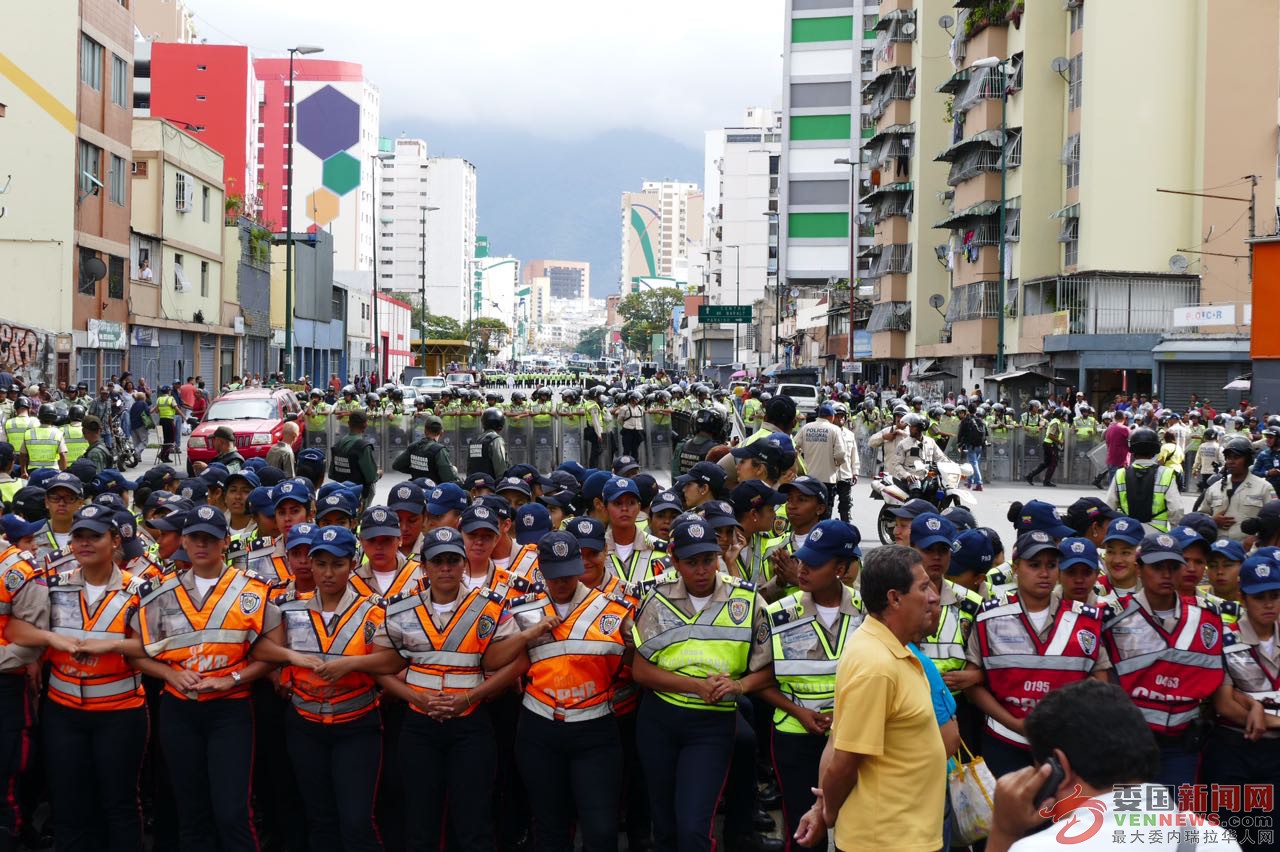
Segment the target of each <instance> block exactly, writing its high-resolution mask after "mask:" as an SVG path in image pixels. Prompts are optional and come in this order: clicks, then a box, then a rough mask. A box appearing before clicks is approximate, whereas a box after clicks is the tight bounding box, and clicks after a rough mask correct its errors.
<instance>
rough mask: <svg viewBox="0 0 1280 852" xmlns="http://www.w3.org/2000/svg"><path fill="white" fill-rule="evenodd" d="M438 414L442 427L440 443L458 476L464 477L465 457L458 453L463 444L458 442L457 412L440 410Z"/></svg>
mask: <svg viewBox="0 0 1280 852" xmlns="http://www.w3.org/2000/svg"><path fill="white" fill-rule="evenodd" d="M440 412H441V413H440V415H439V416H440V423H441V424H442V425H443V431H442V432H441V435H440V443H442V444H444V445H445V447H446V449H448V451H449V458H450V459H452V460H453V464H454V466H455V467H456V468H457V470H458V475H459V476H466V473H467V471H466V462H467V457H466V454H465V453H462V452H460V450H461V448H462V446H463V444H462V443H461V442H460V441H459V440H458V412H457V411H455V410H453V409H452V408H442V409H440Z"/></svg>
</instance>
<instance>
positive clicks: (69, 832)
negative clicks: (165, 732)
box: [40, 701, 147, 852]
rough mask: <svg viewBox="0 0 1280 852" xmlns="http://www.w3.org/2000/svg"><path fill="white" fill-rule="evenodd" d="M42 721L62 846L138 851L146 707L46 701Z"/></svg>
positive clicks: (70, 850) (69, 850) (72, 851)
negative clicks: (110, 707)
mask: <svg viewBox="0 0 1280 852" xmlns="http://www.w3.org/2000/svg"><path fill="white" fill-rule="evenodd" d="M40 722H41V725H40V727H41V732H42V734H43V745H44V757H45V760H46V765H47V767H48V770H47V771H48V777H49V798H50V803H51V805H52V809H53V825H54V832H55V834H56V835H57V838H58V850H59V852H64V850H65V852H76V850H85V852H97V850H111V852H139V850H141V849H142V815H141V811H140V809H139V805H138V773H139V771H140V770H141V769H142V755H143V753H144V752H145V751H146V748H147V708H146V707H138V708H136V709H133V710H102V711H90V710H76V709H74V708H71V707H64V706H63V705H61V704H58V703H56V702H53V701H45V702H44V706H43V710H42V713H41V719H40Z"/></svg>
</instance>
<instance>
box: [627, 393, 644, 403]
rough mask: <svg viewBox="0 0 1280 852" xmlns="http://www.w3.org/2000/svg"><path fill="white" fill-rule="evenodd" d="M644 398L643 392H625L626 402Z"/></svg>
mask: <svg viewBox="0 0 1280 852" xmlns="http://www.w3.org/2000/svg"><path fill="white" fill-rule="evenodd" d="M643 400H644V394H642V393H640V391H638V390H633V391H631V392H630V393H628V394H627V402H641V401H643Z"/></svg>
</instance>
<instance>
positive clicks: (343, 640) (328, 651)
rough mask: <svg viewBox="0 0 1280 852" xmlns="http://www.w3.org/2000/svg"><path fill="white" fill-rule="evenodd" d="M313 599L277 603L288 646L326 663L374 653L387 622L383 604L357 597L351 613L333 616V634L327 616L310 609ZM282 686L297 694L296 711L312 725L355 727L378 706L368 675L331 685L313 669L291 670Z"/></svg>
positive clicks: (345, 678)
mask: <svg viewBox="0 0 1280 852" xmlns="http://www.w3.org/2000/svg"><path fill="white" fill-rule="evenodd" d="M313 594H314V593H311V592H305V593H302V594H299V595H285V596H283V597H280V598H276V601H275V602H276V605H277V606H279V607H280V617H281V619H282V620H283V621H284V635H285V644H286V646H288V647H289V648H291V649H293V650H295V651H298V652H299V653H303V654H308V655H310V656H315V657H318V658H320V659H322V660H337V659H341V658H342V657H359V656H362V655H364V654H368V653H371V652H372V651H373V650H374V648H375V646H374V644H373V637H374V634H375V633H377V631H378V627H379V626H380V625H381V624H382V622H383V620H384V619H385V618H386V609H385V607H384V606H383V604H382V602H381V599H380V598H367V597H357V598H356V600H355V601H354V602H353V603H352V604H351V606H350V607H348V608H347V610H346V612H340V613H336V614H335V615H334V620H335V623H334V624H333V629H332V631H331V630H330V629H329V625H327V624H325V621H324V616H323V615H321V614H320V613H318V612H316V611H315V610H314V609H312V608H311V606H310V602H311V598H312V597H313ZM281 682H282V683H284V684H287V685H288V686H289V687H290V689H291V690H292V693H293V694H292V701H293V709H294V710H297V711H298V715H299V716H301V717H302V718H304V719H309V720H311V721H312V722H320V723H321V724H325V725H331V724H341V723H343V722H350V721H351V720H352V719H358V718H360V717H361V716H363V715H365V714H366V713H369V712H371V711H373V710H374V709H375V708H376V707H377V706H378V690H377V689H376V688H375V682H374V679H373V675H370V674H366V673H364V672H351V673H350V674H347V675H343V676H342V677H340V678H338V679H337V680H336V681H333V682H332V683H330V682H329V681H327V680H325V679H324V678H322V677H320V676H319V675H317V674H316V673H315V672H313V671H311V670H310V669H304V668H299V667H297V666H286V667H285V669H284V671H283V673H282V675H281Z"/></svg>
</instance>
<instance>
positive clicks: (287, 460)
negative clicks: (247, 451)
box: [267, 421, 299, 479]
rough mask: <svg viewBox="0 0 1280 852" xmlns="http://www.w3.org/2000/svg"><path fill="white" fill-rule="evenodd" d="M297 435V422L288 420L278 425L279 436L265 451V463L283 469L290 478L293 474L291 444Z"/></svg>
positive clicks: (296, 438) (294, 441) (296, 439)
mask: <svg viewBox="0 0 1280 852" xmlns="http://www.w3.org/2000/svg"><path fill="white" fill-rule="evenodd" d="M298 436H299V432H298V424H297V423H294V422H292V421H288V422H286V423H285V424H284V425H283V426H281V427H280V437H279V438H277V439H276V442H275V443H274V444H272V445H271V449H270V450H268V451H267V464H268V465H269V466H271V467H276V468H279V469H280V470H283V471H284V475H285V476H287V477H289V478H290V479H292V478H293V476H294V457H293V445H294V444H296V443H297V441H298Z"/></svg>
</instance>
